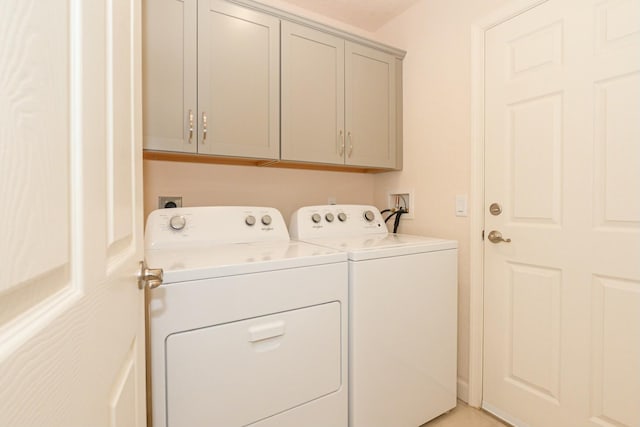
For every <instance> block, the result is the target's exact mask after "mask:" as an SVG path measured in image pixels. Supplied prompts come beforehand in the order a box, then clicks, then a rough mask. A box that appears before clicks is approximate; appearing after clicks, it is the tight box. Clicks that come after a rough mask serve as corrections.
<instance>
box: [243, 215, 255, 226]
mask: <svg viewBox="0 0 640 427" xmlns="http://www.w3.org/2000/svg"><path fill="white" fill-rule="evenodd" d="M244 223H245V224H247V225H248V226H252V225H255V223H256V217H255V216H253V215H249V216H247V217H246V218H245V219H244Z"/></svg>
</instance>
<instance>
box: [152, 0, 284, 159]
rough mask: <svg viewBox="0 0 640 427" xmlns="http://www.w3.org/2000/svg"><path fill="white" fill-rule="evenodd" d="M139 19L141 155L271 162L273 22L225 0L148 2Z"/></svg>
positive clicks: (276, 57)
mask: <svg viewBox="0 0 640 427" xmlns="http://www.w3.org/2000/svg"><path fill="white" fill-rule="evenodd" d="M144 19H145V26H144V31H145V37H144V52H145V54H144V81H145V86H144V109H143V111H144V112H143V114H144V147H145V148H146V149H152V150H160V151H178V152H185V153H200V154H214V155H221V156H235V157H249V158H264V159H278V158H279V155H280V133H279V129H280V65H279V62H280V20H279V19H278V18H276V17H274V16H272V15H268V14H265V13H261V12H257V11H254V10H250V9H246V8H243V7H240V6H237V5H235V4H232V3H228V2H226V1H224V0H199V1H196V0H184V1H178V0H153V1H147V2H145V10H144ZM196 29H197V31H196Z"/></svg>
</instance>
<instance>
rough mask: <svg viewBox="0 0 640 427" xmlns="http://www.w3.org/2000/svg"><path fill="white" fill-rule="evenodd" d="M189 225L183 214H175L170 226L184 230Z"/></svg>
mask: <svg viewBox="0 0 640 427" xmlns="http://www.w3.org/2000/svg"><path fill="white" fill-rule="evenodd" d="M185 225H187V220H186V219H185V217H184V216H182V215H174V216H172V217H171V219H170V220H169V226H170V227H171V229H173V230H182V229H183V228H184V226H185Z"/></svg>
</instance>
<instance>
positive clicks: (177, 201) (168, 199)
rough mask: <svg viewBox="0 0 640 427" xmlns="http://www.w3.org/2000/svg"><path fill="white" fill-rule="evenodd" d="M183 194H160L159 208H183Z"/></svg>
mask: <svg viewBox="0 0 640 427" xmlns="http://www.w3.org/2000/svg"><path fill="white" fill-rule="evenodd" d="M181 207H182V196H159V197H158V209H166V208H181Z"/></svg>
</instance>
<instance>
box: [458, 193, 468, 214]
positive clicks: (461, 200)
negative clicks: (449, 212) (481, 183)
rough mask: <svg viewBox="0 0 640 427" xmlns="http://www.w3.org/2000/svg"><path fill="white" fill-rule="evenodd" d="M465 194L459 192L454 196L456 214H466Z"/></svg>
mask: <svg viewBox="0 0 640 427" xmlns="http://www.w3.org/2000/svg"><path fill="white" fill-rule="evenodd" d="M467 215H468V212H467V195H466V194H459V195H457V196H456V216H467Z"/></svg>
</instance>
